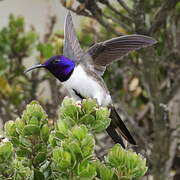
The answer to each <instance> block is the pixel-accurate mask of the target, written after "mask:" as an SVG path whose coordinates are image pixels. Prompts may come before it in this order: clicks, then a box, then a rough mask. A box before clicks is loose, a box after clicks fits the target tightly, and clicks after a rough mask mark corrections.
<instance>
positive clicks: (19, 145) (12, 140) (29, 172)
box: [0, 98, 147, 180]
mask: <svg viewBox="0 0 180 180" xmlns="http://www.w3.org/2000/svg"><path fill="white" fill-rule="evenodd" d="M109 114H110V111H109V110H108V109H107V108H105V107H99V106H98V105H97V104H96V102H95V101H94V100H91V99H87V100H83V101H82V102H75V101H74V100H73V99H71V98H65V99H64V101H63V103H62V105H61V107H60V110H59V120H58V121H57V123H55V125H54V126H53V127H49V125H48V117H47V114H46V112H45V111H44V110H43V108H42V107H41V106H40V105H39V104H38V102H36V101H32V102H31V103H30V104H29V105H27V107H26V110H25V111H24V112H23V114H22V116H21V117H20V118H17V119H16V121H9V122H7V123H6V124H5V132H6V136H7V137H8V139H7V138H5V139H1V144H0V172H1V174H0V179H16V180H21V179H35V180H36V179H38V180H41V179H49V180H53V179H87V180H90V179H102V180H110V179H123V180H128V179H132V178H138V177H141V176H143V175H144V174H145V172H146V171H147V167H146V160H145V159H143V158H142V157H141V155H138V154H136V153H135V152H133V151H132V150H131V149H130V150H124V149H123V148H122V147H121V146H120V145H119V144H116V145H115V146H114V147H113V148H112V149H111V150H110V151H109V153H108V154H107V156H106V157H105V161H104V162H101V161H100V160H99V159H98V158H97V157H96V155H95V153H94V148H95V140H94V134H95V133H99V132H102V131H104V130H105V129H106V128H107V127H108V125H109V123H110V118H109Z"/></svg>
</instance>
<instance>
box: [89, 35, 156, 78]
mask: <svg viewBox="0 0 180 180" xmlns="http://www.w3.org/2000/svg"><path fill="white" fill-rule="evenodd" d="M155 43H156V41H155V40H154V39H152V38H151V37H149V36H144V35H137V34H135V35H126V36H120V37H117V38H113V39H110V40H107V41H105V42H100V43H97V44H94V45H93V46H92V47H90V48H89V49H88V51H87V52H86V54H88V55H89V56H90V57H91V59H92V61H90V62H91V63H89V65H90V66H91V69H92V70H94V71H95V72H96V73H97V74H99V75H103V73H104V71H105V69H106V66H107V65H109V64H110V63H112V62H113V61H114V60H119V59H120V58H122V57H123V56H125V55H127V54H128V53H130V52H131V51H133V50H138V49H141V48H143V47H147V46H151V45H153V44H155Z"/></svg>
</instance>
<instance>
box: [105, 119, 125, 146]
mask: <svg viewBox="0 0 180 180" xmlns="http://www.w3.org/2000/svg"><path fill="white" fill-rule="evenodd" d="M106 131H107V133H108V134H109V136H111V138H112V139H113V141H114V142H115V143H119V144H121V146H122V147H123V148H125V145H124V142H123V140H122V138H121V136H119V134H118V133H117V131H116V129H115V127H114V126H113V124H112V122H111V124H110V125H109V127H108V128H107V129H106Z"/></svg>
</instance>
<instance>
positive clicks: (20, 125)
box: [15, 118, 25, 134]
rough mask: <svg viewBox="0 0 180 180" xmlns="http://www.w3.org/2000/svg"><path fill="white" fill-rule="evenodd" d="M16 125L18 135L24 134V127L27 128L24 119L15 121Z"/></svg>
mask: <svg viewBox="0 0 180 180" xmlns="http://www.w3.org/2000/svg"><path fill="white" fill-rule="evenodd" d="M15 124H16V128H17V132H18V134H21V132H22V130H23V128H24V126H25V123H24V121H23V120H22V119H20V118H17V119H16V121H15Z"/></svg>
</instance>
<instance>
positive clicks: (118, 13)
mask: <svg viewBox="0 0 180 180" xmlns="http://www.w3.org/2000/svg"><path fill="white" fill-rule="evenodd" d="M100 2H101V3H102V4H105V5H106V6H107V7H108V8H109V9H110V10H111V11H113V12H114V13H115V14H116V15H118V16H119V17H121V19H123V20H127V21H128V22H129V23H132V22H133V20H132V19H131V18H130V17H128V16H125V15H123V14H122V13H120V11H118V10H117V9H116V8H114V7H113V6H112V5H111V4H110V3H109V1H100Z"/></svg>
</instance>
